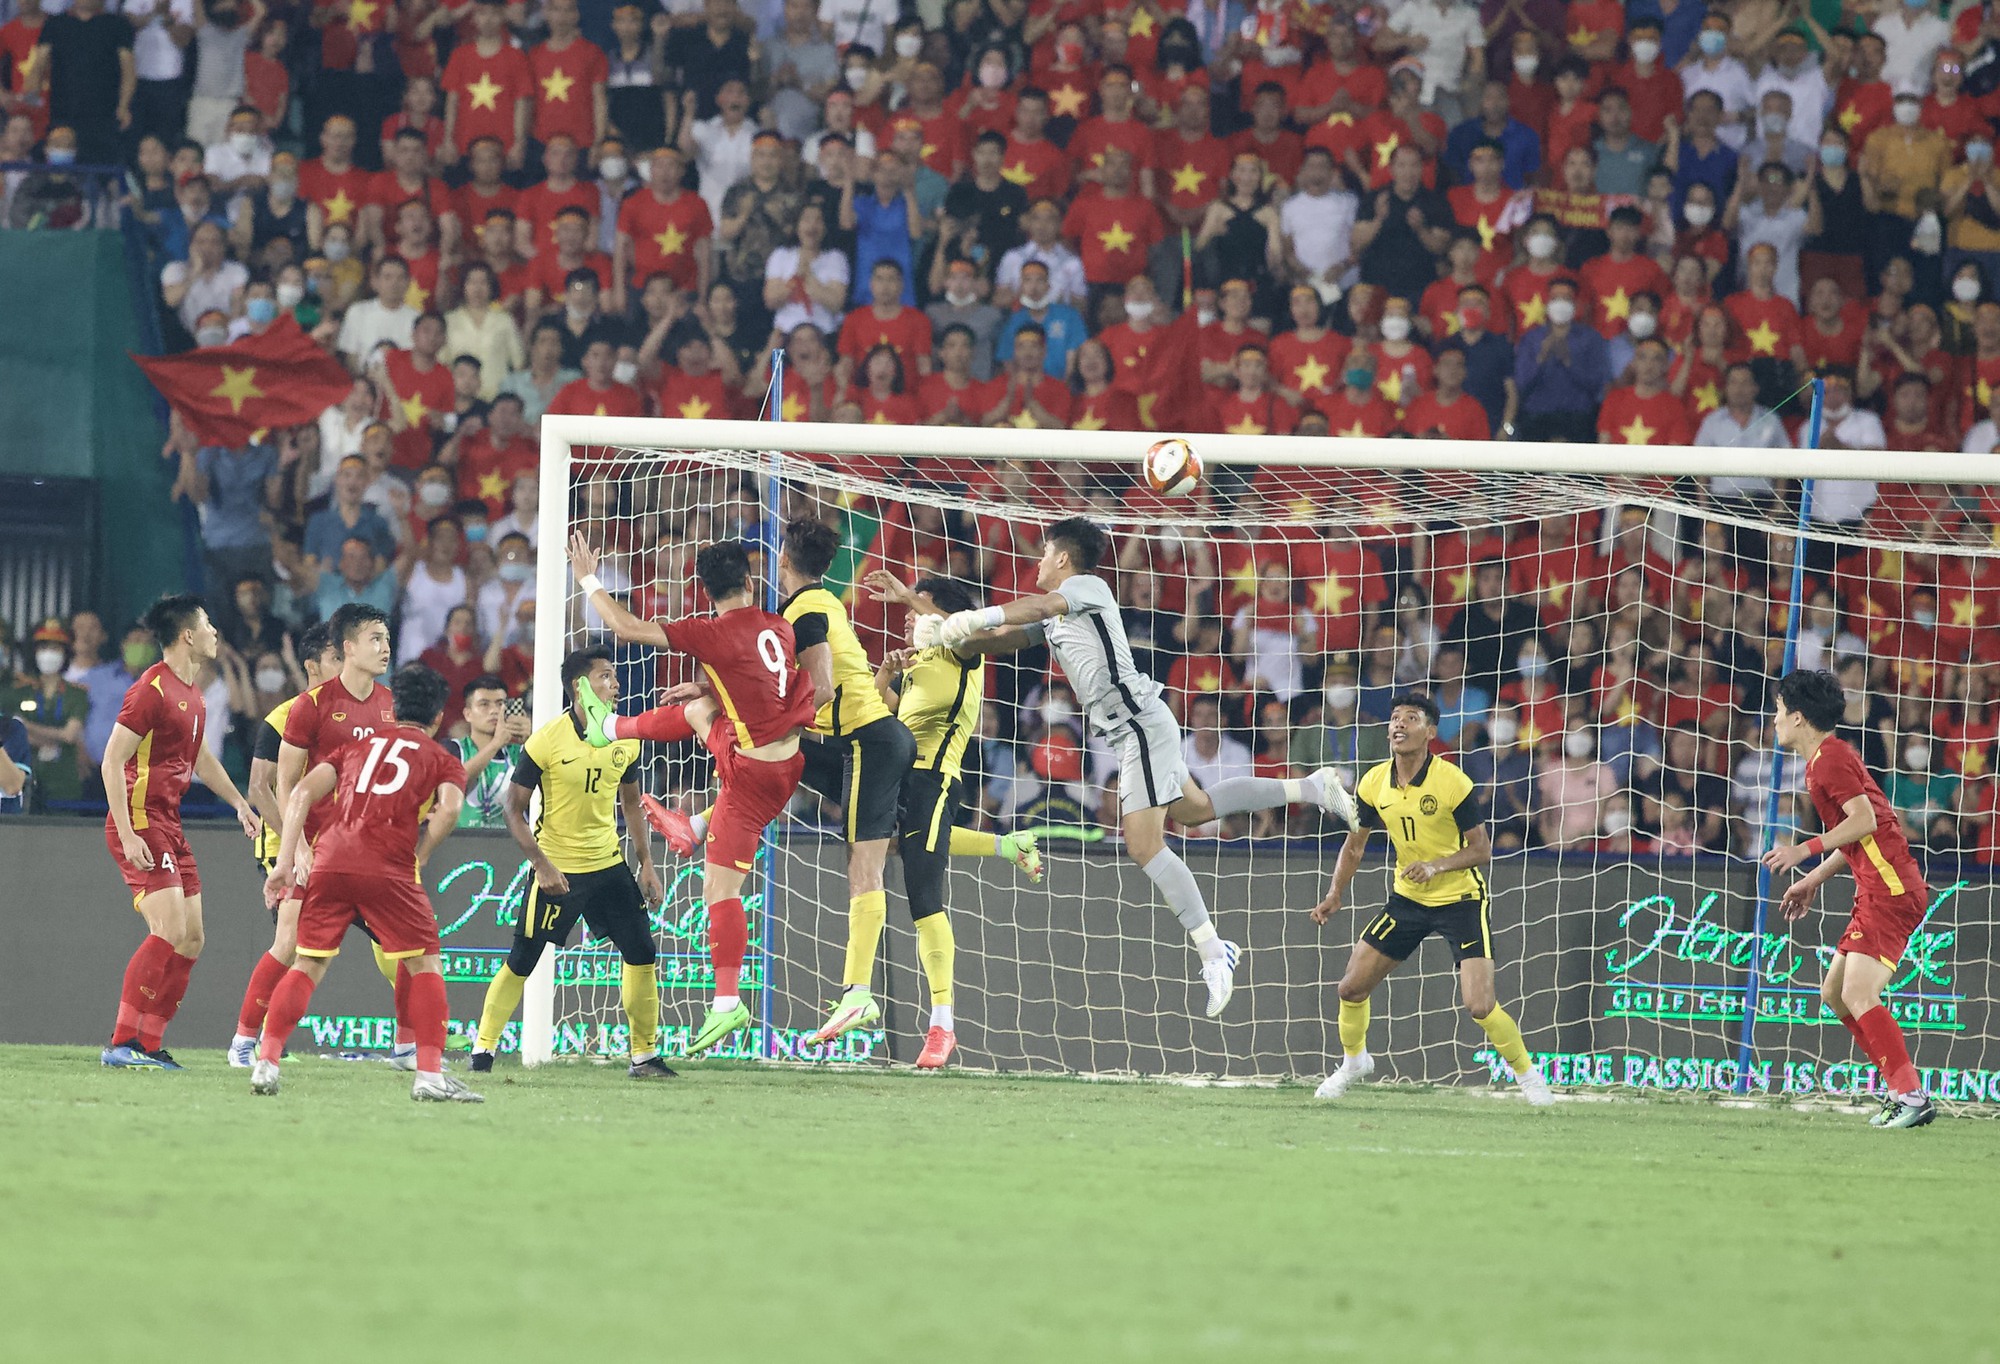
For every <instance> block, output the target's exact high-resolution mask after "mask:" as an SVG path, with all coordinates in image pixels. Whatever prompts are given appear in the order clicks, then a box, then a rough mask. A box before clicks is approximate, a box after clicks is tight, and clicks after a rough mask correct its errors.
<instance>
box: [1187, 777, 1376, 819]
mask: <svg viewBox="0 0 2000 1364" xmlns="http://www.w3.org/2000/svg"><path fill="white" fill-rule="evenodd" d="M1204 794H1205V795H1206V796H1207V797H1208V803H1209V805H1210V807H1211V809H1212V810H1213V813H1212V814H1211V815H1210V816H1209V818H1212V819H1224V818H1227V817H1228V816H1230V815H1247V814H1249V813H1250V812H1252V811H1253V810H1271V809H1276V808H1277V807H1278V806H1281V805H1317V806H1318V807H1319V808H1320V809H1322V810H1324V811H1326V813H1328V814H1329V815H1332V816H1333V817H1334V819H1336V820H1338V821H1339V822H1340V823H1341V825H1342V826H1343V827H1345V828H1349V829H1352V828H1353V827H1354V820H1355V805H1354V797H1353V796H1352V795H1350V794H1349V793H1348V790H1347V788H1346V787H1344V786H1342V785H1341V784H1340V779H1339V778H1338V777H1336V776H1334V774H1333V769H1332V768H1331V767H1322V768H1320V769H1319V770H1318V771H1317V772H1314V773H1312V774H1311V775H1310V776H1306V777H1300V778H1297V779H1293V778H1280V777H1230V778H1228V779H1227V780H1225V781H1219V782H1217V783H1216V784H1215V789H1214V790H1212V791H1208V792H1205V793H1204ZM1174 818H1176V819H1181V814H1180V812H1179V811H1176V812H1175V814H1174ZM1182 822H1183V823H1187V824H1206V823H1207V822H1208V820H1207V819H1185V820H1182Z"/></svg>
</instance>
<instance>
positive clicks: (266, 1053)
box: [258, 967, 313, 1062]
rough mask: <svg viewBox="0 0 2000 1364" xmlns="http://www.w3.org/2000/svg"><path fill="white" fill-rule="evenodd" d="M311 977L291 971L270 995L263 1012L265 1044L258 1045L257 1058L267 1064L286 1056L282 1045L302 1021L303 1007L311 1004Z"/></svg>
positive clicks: (300, 972)
mask: <svg viewBox="0 0 2000 1364" xmlns="http://www.w3.org/2000/svg"><path fill="white" fill-rule="evenodd" d="M312 992H313V983H312V977H311V976H309V975H307V974H306V973H305V972H303V971H301V970H299V969H298V968H297V967H293V968H292V969H291V970H289V971H287V972H285V976H284V979H283V980H280V981H279V982H278V988H277V989H275V990H273V991H271V1007H270V1008H268V1009H266V1010H265V1011H264V1040H263V1042H262V1043H261V1044H260V1045H259V1048H258V1055H260V1056H262V1057H263V1058H264V1059H265V1060H266V1061H271V1062H276V1061H277V1060H278V1058H279V1057H281V1056H283V1055H284V1054H285V1043H286V1042H287V1041H289V1040H291V1036H292V1029H293V1028H296V1027H298V1025H299V1020H300V1019H301V1018H303V1017H305V1012H306V1005H307V1004H309V1003H311V1002H312Z"/></svg>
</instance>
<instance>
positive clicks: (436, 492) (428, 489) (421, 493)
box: [417, 483, 451, 507]
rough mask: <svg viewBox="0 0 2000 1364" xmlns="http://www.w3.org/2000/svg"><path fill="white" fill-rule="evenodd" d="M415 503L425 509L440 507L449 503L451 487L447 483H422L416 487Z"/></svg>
mask: <svg viewBox="0 0 2000 1364" xmlns="http://www.w3.org/2000/svg"><path fill="white" fill-rule="evenodd" d="M417 501H419V502H421V503H423V504H424V505H425V506H426V507H442V506H443V505H444V504H445V503H447V502H449V501H451V485H450V484H448V483H424V484H420V485H418V487H417Z"/></svg>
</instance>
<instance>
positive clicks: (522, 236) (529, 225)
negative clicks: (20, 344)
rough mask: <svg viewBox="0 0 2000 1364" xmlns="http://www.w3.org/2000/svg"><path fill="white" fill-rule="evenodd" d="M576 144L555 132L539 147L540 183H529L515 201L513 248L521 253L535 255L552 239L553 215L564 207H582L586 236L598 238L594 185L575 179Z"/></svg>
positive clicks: (596, 202)
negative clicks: (586, 226) (586, 227)
mask: <svg viewBox="0 0 2000 1364" xmlns="http://www.w3.org/2000/svg"><path fill="white" fill-rule="evenodd" d="M577 158H578V153H577V146H576V143H574V142H572V141H571V140H570V138H569V135H568V134H566V133H558V134H556V136H555V137H553V138H551V139H550V140H549V142H548V145H546V146H545V147H543V148H542V170H543V172H544V175H543V179H542V182H541V183H540V184H539V185H530V186H529V187H528V188H527V189H524V190H522V191H521V192H520V194H519V195H518V196H516V197H515V200H514V216H515V218H516V219H517V222H516V224H515V228H514V231H515V240H514V249H515V250H516V251H519V252H520V253H521V254H522V255H524V256H538V255H540V254H542V252H544V251H546V250H547V249H548V247H549V245H550V243H551V242H553V241H554V240H555V221H556V215H557V214H559V213H561V212H563V211H564V210H565V209H572V208H574V209H581V210H582V211H583V213H584V215H585V216H586V218H587V219H588V230H587V232H586V236H587V238H588V239H589V240H591V241H595V240H596V239H597V211H598V208H599V207H600V200H599V198H598V194H597V186H596V185H594V184H585V183H584V182H583V181H582V180H580V179H578V178H577V174H576V171H577Z"/></svg>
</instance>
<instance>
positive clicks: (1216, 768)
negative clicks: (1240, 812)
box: [1181, 693, 1256, 838]
mask: <svg viewBox="0 0 2000 1364" xmlns="http://www.w3.org/2000/svg"><path fill="white" fill-rule="evenodd" d="M1187 724H1188V734H1187V737H1186V738H1185V739H1183V740H1181V757H1182V759H1183V760H1184V761H1185V762H1186V763H1187V769H1188V775H1190V776H1192V777H1193V778H1194V779H1195V780H1196V781H1198V782H1200V783H1201V786H1202V789H1203V790H1206V791H1213V790H1214V789H1215V788H1216V785H1217V783H1219V782H1225V781H1230V780H1232V779H1234V778H1238V777H1249V776H1254V775H1256V767H1255V764H1254V763H1253V762H1252V760H1251V757H1250V750H1249V748H1248V747H1246V746H1245V745H1244V744H1243V743H1242V742H1241V741H1240V740H1236V739H1232V738H1230V737H1229V736H1228V735H1227V734H1224V733H1223V732H1222V703H1221V702H1220V701H1219V700H1217V699H1216V698H1215V697H1214V696H1213V695H1210V694H1207V693H1197V694H1196V695H1195V696H1194V697H1193V698H1191V699H1190V700H1189V701H1188V719H1187ZM1233 823H1240V820H1231V821H1222V820H1214V821H1211V822H1210V823H1207V824H1203V825H1199V826H1197V827H1196V828H1194V829H1191V830H1189V832H1190V833H1193V834H1195V835H1196V836H1198V837H1202V838H1213V837H1216V836H1218V835H1226V834H1229V833H1231V832H1238V831H1235V830H1232V829H1230V828H1229V827H1228V826H1229V825H1230V824H1233Z"/></svg>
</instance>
